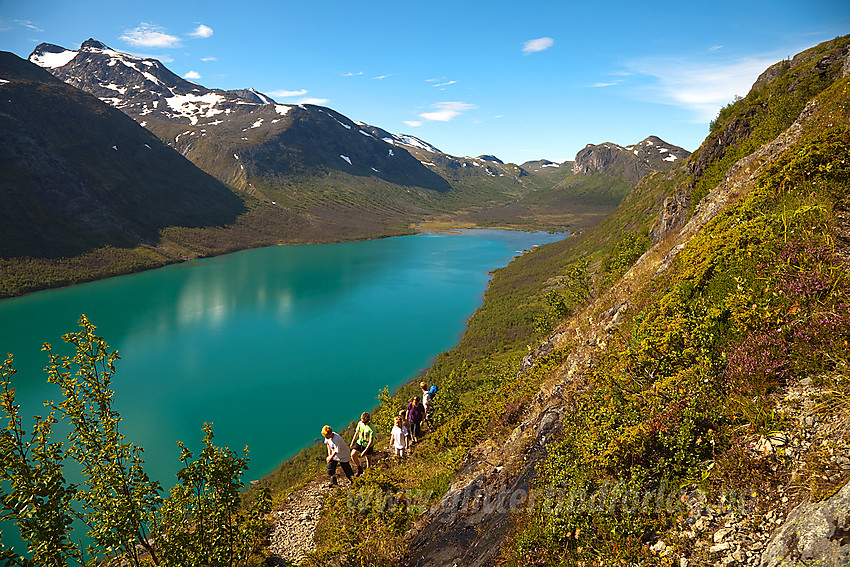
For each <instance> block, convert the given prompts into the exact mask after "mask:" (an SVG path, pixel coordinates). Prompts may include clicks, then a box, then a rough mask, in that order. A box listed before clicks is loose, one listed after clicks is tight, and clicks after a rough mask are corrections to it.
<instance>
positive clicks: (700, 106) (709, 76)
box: [629, 57, 776, 123]
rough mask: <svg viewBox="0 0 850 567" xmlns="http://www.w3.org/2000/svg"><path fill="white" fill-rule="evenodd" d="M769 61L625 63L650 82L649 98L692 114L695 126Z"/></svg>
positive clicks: (745, 89) (742, 90)
mask: <svg viewBox="0 0 850 567" xmlns="http://www.w3.org/2000/svg"><path fill="white" fill-rule="evenodd" d="M775 62H776V60H775V59H773V58H770V59H768V58H766V57H751V58H744V59H738V60H735V61H729V62H726V63H718V62H695V61H686V60H682V59H653V58H647V59H638V60H635V61H632V62H631V63H630V64H629V67H631V68H632V69H633V70H634V71H636V72H637V73H640V74H642V75H644V76H646V77H649V78H650V80H651V85H650V86H649V89H650V92H651V99H652V100H656V101H657V102H661V103H663V104H670V105H673V106H678V107H680V108H683V109H685V110H688V111H690V112H691V113H692V114H693V120H694V122H697V123H706V122H709V121H711V120H712V119H713V118H714V117H715V116H717V112H718V111H719V110H720V108H722V107H723V106H724V105H725V104H728V103H729V102H731V101H732V99H733V98H734V97H735V95H740V96H744V95H746V94H747V92H749V90H750V87H751V86H752V84H753V83H754V82H755V80H756V79H757V78H758V76H759V75H760V74H761V73H762V72H763V71H764V70H765V69H766V68H767V67H769V66H770V65H772V64H773V63H775Z"/></svg>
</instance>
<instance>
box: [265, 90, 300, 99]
mask: <svg viewBox="0 0 850 567" xmlns="http://www.w3.org/2000/svg"><path fill="white" fill-rule="evenodd" d="M267 94H268V95H269V96H274V97H280V98H286V97H288V96H304V95H305V94H307V89H301V90H300V91H269V92H268V93H267Z"/></svg>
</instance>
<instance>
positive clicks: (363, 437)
mask: <svg viewBox="0 0 850 567" xmlns="http://www.w3.org/2000/svg"><path fill="white" fill-rule="evenodd" d="M371 421H372V416H371V415H369V412H368V411H364V412H363V413H362V414H361V416H360V422H359V423H358V424H357V428H356V429H355V430H354V438H352V440H351V460H352V461H354V464H355V465H357V476H360V475H361V474H363V467H362V466H361V465H360V457H361V456H363V457H366V467H367V468H368V467H370V466H371V460H370V459H369V456H370V455H371V454H372V453H373V450H372V435H373V434H374V433H375V429H374V428H373V427H372V426H371V425H369V423H370V422H371Z"/></svg>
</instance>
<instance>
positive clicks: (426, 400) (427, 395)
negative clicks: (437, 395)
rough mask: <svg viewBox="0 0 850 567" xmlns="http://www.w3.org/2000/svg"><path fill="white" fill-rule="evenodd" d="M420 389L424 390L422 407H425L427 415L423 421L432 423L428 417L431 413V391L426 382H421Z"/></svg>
mask: <svg viewBox="0 0 850 567" xmlns="http://www.w3.org/2000/svg"><path fill="white" fill-rule="evenodd" d="M419 389H420V390H422V407H423V408H424V409H425V417H423V418H422V421H424V422H425V423H430V421H428V417H429V413H430V412H429V408H430V407H431V391H430V390H429V389H428V385H427V384H426V383H425V382H419Z"/></svg>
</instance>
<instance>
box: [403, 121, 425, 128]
mask: <svg viewBox="0 0 850 567" xmlns="http://www.w3.org/2000/svg"><path fill="white" fill-rule="evenodd" d="M404 123H405V124H407V125H408V126H411V127H413V128H416V127H417V126H422V122H421V121H419V120H405V121H404Z"/></svg>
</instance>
